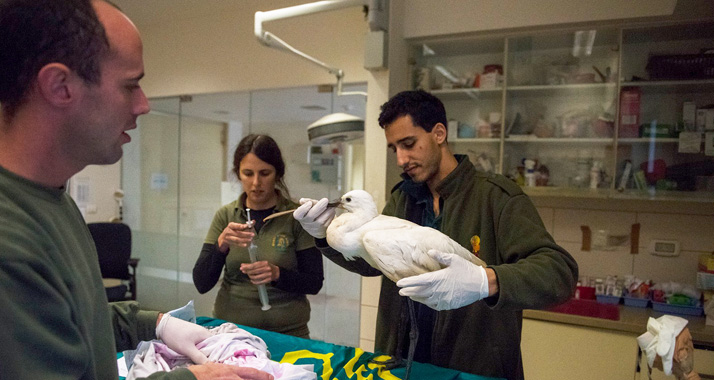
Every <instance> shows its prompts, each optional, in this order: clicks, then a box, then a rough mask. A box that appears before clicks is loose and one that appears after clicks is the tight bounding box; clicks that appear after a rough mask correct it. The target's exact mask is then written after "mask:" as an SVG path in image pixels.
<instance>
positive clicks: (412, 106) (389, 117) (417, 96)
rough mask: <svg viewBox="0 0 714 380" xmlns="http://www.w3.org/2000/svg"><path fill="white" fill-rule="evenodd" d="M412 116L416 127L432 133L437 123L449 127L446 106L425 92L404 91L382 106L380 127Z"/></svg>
mask: <svg viewBox="0 0 714 380" xmlns="http://www.w3.org/2000/svg"><path fill="white" fill-rule="evenodd" d="M407 115H409V116H411V118H412V122H413V123H414V125H415V126H419V127H421V128H423V129H424V130H425V131H427V132H431V130H432V129H434V126H435V125H436V124H437V123H441V124H443V125H444V127H447V121H446V110H445V109H444V104H443V103H442V102H441V100H439V98H437V97H436V96H434V95H431V94H429V93H428V92H426V91H423V90H416V91H402V92H400V93H398V94H397V95H394V96H393V97H392V98H391V99H389V101H387V102H386V103H384V104H383V105H382V112H381V113H380V114H379V126H380V127H382V128H384V127H386V126H387V125H389V124H391V123H393V122H394V121H395V120H397V119H398V118H400V117H402V116H407Z"/></svg>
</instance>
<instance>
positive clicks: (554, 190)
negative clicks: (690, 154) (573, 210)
mask: <svg viewBox="0 0 714 380" xmlns="http://www.w3.org/2000/svg"><path fill="white" fill-rule="evenodd" d="M522 189H523V192H524V193H526V194H528V196H529V197H557V198H589V199H624V200H627V199H632V200H653V201H686V202H714V192H711V191H709V192H706V191H671V190H636V189H628V190H624V191H617V190H614V189H590V188H571V187H557V186H536V187H522Z"/></svg>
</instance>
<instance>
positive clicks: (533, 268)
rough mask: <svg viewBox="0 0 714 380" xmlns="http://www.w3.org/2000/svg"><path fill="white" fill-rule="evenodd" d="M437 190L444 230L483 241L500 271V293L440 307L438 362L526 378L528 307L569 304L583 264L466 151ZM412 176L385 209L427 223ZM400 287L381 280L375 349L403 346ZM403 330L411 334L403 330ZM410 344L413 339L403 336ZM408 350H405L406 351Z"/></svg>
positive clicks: (524, 201) (360, 268) (331, 254)
mask: <svg viewBox="0 0 714 380" xmlns="http://www.w3.org/2000/svg"><path fill="white" fill-rule="evenodd" d="M456 157H457V159H458V161H459V163H458V166H457V167H456V169H455V170H454V171H453V172H451V173H450V174H449V175H448V176H447V177H446V178H445V179H444V180H443V181H442V182H441V183H440V184H439V185H438V186H437V188H436V190H437V191H438V192H439V195H440V197H441V198H442V199H443V209H442V214H441V215H442V221H441V231H442V232H443V233H445V234H447V235H448V236H450V237H451V238H452V239H454V240H456V241H457V242H459V243H460V244H461V245H463V246H464V247H467V248H468V249H469V250H471V243H470V240H471V238H472V237H473V236H478V237H479V238H480V248H481V249H480V251H479V254H478V256H479V257H480V258H481V259H482V260H484V261H485V262H486V263H487V264H488V265H489V267H491V268H492V269H493V270H494V271H495V272H496V275H497V276H498V283H499V293H498V294H497V295H495V296H492V297H489V298H487V299H485V300H482V301H478V302H475V303H473V304H471V305H468V306H465V307H462V308H459V309H455V310H447V311H440V312H437V316H436V322H435V325H434V330H433V335H432V337H431V338H432V344H431V358H432V364H434V365H437V366H441V367H447V368H452V369H456V370H459V371H464V372H469V373H474V374H478V375H482V376H491V377H502V378H508V379H522V378H523V376H524V375H523V364H522V362H521V352H520V339H521V338H520V337H521V326H522V314H523V313H522V310H523V309H539V308H545V307H548V306H552V305H556V304H558V303H562V302H564V301H567V300H568V299H569V297H570V296H571V295H572V294H573V292H574V290H575V284H576V282H577V278H578V266H577V263H576V262H575V260H574V259H573V258H572V256H571V255H570V254H569V253H568V252H567V251H565V249H563V248H562V247H560V246H558V245H557V244H556V243H555V242H554V241H553V238H552V237H551V236H550V234H549V233H548V232H547V231H546V229H545V227H544V225H543V222H542V221H541V218H540V216H539V215H538V212H537V210H536V208H535V207H534V205H533V203H532V202H531V201H530V199H529V198H528V197H527V196H526V195H525V194H524V193H523V191H522V190H521V189H520V188H519V187H518V186H517V185H516V184H515V183H513V182H512V181H511V180H509V179H507V178H505V177H503V176H501V175H497V174H490V173H483V172H479V171H477V170H476V169H475V168H474V167H473V165H472V164H471V162H470V161H469V160H468V159H467V158H466V157H465V156H456ZM413 185H414V183H413V182H411V181H410V180H405V181H402V182H401V183H400V184H399V185H397V186H396V187H395V190H394V191H393V192H392V195H391V197H390V199H389V200H388V202H387V205H386V206H385V208H384V210H383V211H382V212H383V214H385V215H393V216H397V217H400V218H405V219H408V220H411V221H413V222H415V223H420V222H421V216H422V211H423V209H421V208H420V206H419V205H417V204H416V202H415V201H414V198H412V197H410V196H408V195H407V194H406V192H405V191H404V188H405V187H406V186H413ZM317 243H318V244H317V245H318V248H321V250H322V251H323V254H324V255H325V256H327V257H328V258H329V259H331V260H332V261H334V262H335V263H337V264H338V265H340V266H342V267H345V268H347V269H348V270H351V271H353V272H356V273H359V274H362V275H365V276H375V275H379V274H380V273H379V272H378V271H377V270H376V269H373V268H371V267H369V266H368V265H367V264H366V263H365V262H364V261H363V260H358V261H346V260H344V258H342V256H341V255H340V254H339V253H338V252H337V251H335V250H333V249H331V248H329V247H327V246H326V242H325V241H324V240H322V241H318V242H317ZM398 291H399V288H398V287H397V286H396V285H395V284H394V282H392V281H390V280H389V279H387V278H386V277H382V288H381V294H380V298H379V310H378V313H377V329H376V346H375V348H376V350H377V351H380V352H384V353H388V354H391V355H394V354H395V353H396V352H397V351H396V349H397V347H396V345H397V337H398V335H399V333H400V332H399V326H402V327H406V325H407V324H406V323H401V324H400V323H399V320H400V315H401V314H402V310H401V308H402V307H404V305H405V303H403V302H400V298H401V296H399V293H398ZM402 333H404V332H402ZM403 342H404V343H403V344H404V345H407V344H408V339H403ZM403 349H404V347H402V348H400V350H403Z"/></svg>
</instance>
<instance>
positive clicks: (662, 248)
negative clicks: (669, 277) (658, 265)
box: [649, 240, 679, 257]
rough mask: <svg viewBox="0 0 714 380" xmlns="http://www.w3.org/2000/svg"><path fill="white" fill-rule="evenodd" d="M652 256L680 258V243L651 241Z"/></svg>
mask: <svg viewBox="0 0 714 380" xmlns="http://www.w3.org/2000/svg"><path fill="white" fill-rule="evenodd" d="M649 251H650V255H655V256H668V257H673V256H679V242H678V241H676V240H650V246H649Z"/></svg>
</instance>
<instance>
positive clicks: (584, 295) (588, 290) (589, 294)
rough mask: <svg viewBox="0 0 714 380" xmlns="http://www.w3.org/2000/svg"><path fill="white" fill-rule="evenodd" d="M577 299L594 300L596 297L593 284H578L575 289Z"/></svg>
mask: <svg viewBox="0 0 714 380" xmlns="http://www.w3.org/2000/svg"><path fill="white" fill-rule="evenodd" d="M573 298H575V299H580V300H594V299H595V287H593V286H578V287H577V288H576V289H575V297H573Z"/></svg>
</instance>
